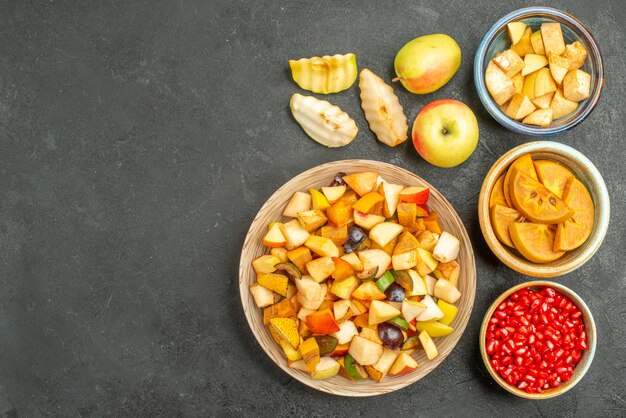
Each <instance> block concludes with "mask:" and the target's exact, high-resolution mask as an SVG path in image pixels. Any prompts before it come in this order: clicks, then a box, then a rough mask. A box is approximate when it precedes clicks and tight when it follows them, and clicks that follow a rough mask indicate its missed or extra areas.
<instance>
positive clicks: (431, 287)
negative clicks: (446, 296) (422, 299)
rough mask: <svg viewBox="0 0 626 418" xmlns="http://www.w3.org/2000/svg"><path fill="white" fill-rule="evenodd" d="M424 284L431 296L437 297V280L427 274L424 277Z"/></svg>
mask: <svg viewBox="0 0 626 418" xmlns="http://www.w3.org/2000/svg"><path fill="white" fill-rule="evenodd" d="M424 283H425V284H426V291H427V292H428V294H429V295H430V296H434V295H435V286H436V285H437V279H436V278H434V277H433V276H431V275H430V274H427V275H426V276H424Z"/></svg>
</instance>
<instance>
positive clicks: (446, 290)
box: [434, 279, 461, 303]
mask: <svg viewBox="0 0 626 418" xmlns="http://www.w3.org/2000/svg"><path fill="white" fill-rule="evenodd" d="M434 293H435V297H436V298H437V299H441V300H443V301H445V302H448V303H456V301H457V300H459V298H460V297H461V292H460V291H459V289H457V288H456V287H454V285H453V284H452V283H450V282H449V281H447V280H444V279H441V280H437V283H436V284H435V292H434Z"/></svg>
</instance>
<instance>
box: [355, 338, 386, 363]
mask: <svg viewBox="0 0 626 418" xmlns="http://www.w3.org/2000/svg"><path fill="white" fill-rule="evenodd" d="M348 353H349V354H350V355H351V356H352V357H353V358H354V360H356V362H357V363H359V364H360V365H362V366H370V365H372V364H376V362H377V361H378V360H379V359H380V357H381V356H382V355H383V346H382V345H381V344H377V343H375V342H373V341H370V340H368V339H366V338H363V337H361V336H360V335H355V336H354V337H353V338H352V341H351V342H350V348H349V349H348Z"/></svg>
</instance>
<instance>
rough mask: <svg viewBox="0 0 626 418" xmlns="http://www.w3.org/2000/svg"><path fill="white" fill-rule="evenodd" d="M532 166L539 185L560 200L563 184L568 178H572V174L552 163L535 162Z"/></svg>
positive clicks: (547, 161) (559, 165)
mask: <svg viewBox="0 0 626 418" xmlns="http://www.w3.org/2000/svg"><path fill="white" fill-rule="evenodd" d="M534 164H535V170H536V171H537V177H538V178H539V181H540V182H541V184H543V185H544V186H546V188H547V189H548V190H550V191H551V192H552V193H554V194H555V195H557V196H558V197H560V198H562V197H563V190H565V184H567V181H568V180H569V179H570V177H574V175H573V174H572V172H571V171H569V170H568V169H567V168H565V167H563V166H562V165H561V164H559V163H555V162H554V161H549V160H536V161H535V162H534Z"/></svg>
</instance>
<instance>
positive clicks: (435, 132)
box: [413, 99, 479, 167]
mask: <svg viewBox="0 0 626 418" xmlns="http://www.w3.org/2000/svg"><path fill="white" fill-rule="evenodd" d="M478 136H479V132H478V121H477V120H476V116H474V112H472V109H470V108H469V107H468V106H467V105H465V103H463V102H460V101H458V100H453V99H444V100H436V101H434V102H431V103H429V104H428V105H426V107H424V108H423V109H422V110H421V111H420V112H419V113H418V115H417V117H416V118H415V122H414V123H413V146H414V147H415V149H416V150H417V152H418V153H419V154H420V155H421V156H422V158H424V159H425V160H426V161H428V162H429V163H431V164H433V165H436V166H438V167H454V166H456V165H459V164H461V163H462V162H463V161H465V160H467V158H468V157H469V156H470V155H472V153H473V152H474V150H475V149H476V146H477V145H478Z"/></svg>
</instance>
